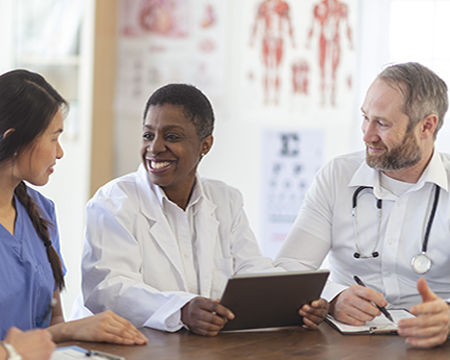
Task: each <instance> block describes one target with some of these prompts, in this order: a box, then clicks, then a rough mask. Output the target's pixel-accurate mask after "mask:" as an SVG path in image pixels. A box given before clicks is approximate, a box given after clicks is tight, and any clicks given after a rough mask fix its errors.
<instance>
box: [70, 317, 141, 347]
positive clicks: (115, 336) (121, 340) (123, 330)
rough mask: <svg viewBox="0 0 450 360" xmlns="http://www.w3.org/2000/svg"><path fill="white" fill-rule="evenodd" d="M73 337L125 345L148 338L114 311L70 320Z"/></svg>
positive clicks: (139, 342) (138, 342)
mask: <svg viewBox="0 0 450 360" xmlns="http://www.w3.org/2000/svg"><path fill="white" fill-rule="evenodd" d="M67 325H68V326H70V329H71V330H70V333H71V334H72V335H71V338H72V339H74V340H84V341H104V342H110V343H116V344H124V345H132V344H137V345H142V344H145V343H146V342H147V338H146V337H145V336H144V335H143V334H142V333H141V332H140V331H138V330H137V329H136V328H135V327H134V326H133V324H131V323H130V322H129V321H128V320H125V319H124V318H122V317H120V316H118V315H116V314H115V313H113V312H112V311H109V310H108V311H105V312H103V313H100V314H97V315H94V316H90V317H87V318H84V319H80V320H76V321H70V322H68V323H67Z"/></svg>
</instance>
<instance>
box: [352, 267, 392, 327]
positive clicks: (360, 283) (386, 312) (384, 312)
mask: <svg viewBox="0 0 450 360" xmlns="http://www.w3.org/2000/svg"><path fill="white" fill-rule="evenodd" d="M353 279H354V280H355V281H356V283H357V284H358V285H361V286H364V287H366V284H364V283H363V282H362V280H361V279H360V278H359V277H357V276H356V275H355V276H353ZM375 306H376V307H377V308H378V310H380V311H381V312H382V313H383V314H384V316H386V317H387V318H388V319H389V320H390V321H392V322H394V320H393V319H392V316H391V314H389V312H388V311H387V310H386V308H385V307H384V306H378V305H377V304H375Z"/></svg>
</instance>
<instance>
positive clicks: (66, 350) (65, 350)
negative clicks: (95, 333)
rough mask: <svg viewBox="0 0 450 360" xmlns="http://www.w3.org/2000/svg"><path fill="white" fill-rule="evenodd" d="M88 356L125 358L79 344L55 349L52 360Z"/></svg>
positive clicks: (91, 358) (96, 359) (110, 359)
mask: <svg viewBox="0 0 450 360" xmlns="http://www.w3.org/2000/svg"><path fill="white" fill-rule="evenodd" d="M86 358H88V359H89V360H125V358H124V357H122V356H117V355H113V354H108V353H104V352H101V351H89V350H86V349H83V348H81V347H79V346H67V347H62V348H58V349H56V350H55V351H54V353H53V354H52V357H51V358H50V360H75V359H86Z"/></svg>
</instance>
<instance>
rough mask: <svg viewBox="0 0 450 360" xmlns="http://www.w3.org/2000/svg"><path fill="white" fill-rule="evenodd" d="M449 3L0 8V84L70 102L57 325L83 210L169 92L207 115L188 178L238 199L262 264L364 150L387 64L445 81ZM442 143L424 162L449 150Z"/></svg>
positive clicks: (107, 2) (29, 2)
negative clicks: (364, 114)
mask: <svg viewBox="0 0 450 360" xmlns="http://www.w3.org/2000/svg"><path fill="white" fill-rule="evenodd" d="M449 15H450V1H449V0H378V1H371V0H244V1H242V0H227V1H223V0H178V1H177V0H158V1H156V0H79V1H71V0H0V34H2V37H1V45H2V46H1V56H0V71H1V72H4V71H7V70H9V69H12V68H17V67H21V68H28V69H30V70H33V71H37V72H40V73H42V74H43V75H44V76H45V77H46V78H47V79H48V80H49V81H50V82H51V83H52V84H53V85H54V86H55V88H57V89H58V90H59V91H60V92H61V93H62V94H63V96H65V97H66V98H67V99H68V100H69V101H70V104H71V111H70V114H69V116H68V118H67V119H66V120H65V132H64V134H63V137H62V145H63V147H64V150H65V156H64V158H63V159H62V160H61V161H59V162H58V164H57V167H56V170H57V171H56V172H55V173H54V174H53V175H52V178H51V181H50V182H49V184H48V185H46V186H45V187H44V188H41V190H42V192H43V193H44V194H45V195H47V196H48V197H50V198H51V199H53V200H54V201H55V203H56V209H57V216H58V222H59V229H60V236H61V244H62V251H63V257H64V261H65V263H66V266H67V267H68V273H67V277H66V281H67V285H68V286H67V290H65V292H64V293H63V304H64V311H65V314H66V316H68V315H69V314H70V310H71V307H72V303H73V301H74V298H75V297H76V295H77V294H78V292H79V291H80V281H81V277H80V260H81V252H82V243H83V231H84V229H83V228H84V207H85V204H86V202H87V200H88V199H89V198H90V197H91V196H92V195H93V193H94V192H95V191H96V189H97V188H98V187H99V186H101V185H102V184H104V183H105V182H107V181H109V180H110V179H112V178H113V177H116V176H119V175H122V174H125V173H127V172H130V171H134V170H135V169H136V168H137V166H138V164H139V156H138V149H139V145H140V131H141V124H142V111H143V108H144V104H145V101H146V99H147V98H148V96H149V95H150V94H151V93H152V92H153V91H154V90H155V89H156V88H157V87H159V86H161V85H163V84H165V83H168V82H187V83H191V84H194V85H196V86H197V87H199V88H200V89H201V90H203V91H204V92H205V93H206V95H207V96H208V97H209V98H210V99H211V101H212V103H213V107H214V109H215V113H216V127H215V132H214V137H215V143H214V147H213V149H212V151H211V152H210V153H209V154H208V156H207V157H206V158H205V159H204V160H203V161H202V163H201V166H200V169H199V171H200V174H201V175H202V176H206V177H213V178H217V179H220V180H223V181H225V182H227V183H229V184H230V185H233V186H235V187H237V188H239V189H240V190H241V191H242V193H243V195H244V200H245V204H246V205H245V206H246V210H247V213H248V217H249V220H250V223H251V225H252V227H253V229H254V231H255V233H256V235H257V238H258V240H259V242H260V245H261V248H262V251H263V253H264V254H265V255H267V256H271V257H272V256H274V255H275V254H276V251H277V250H278V247H279V246H280V244H281V242H282V240H283V239H284V236H285V235H286V232H287V231H288V229H289V226H290V224H291V223H292V221H293V220H294V218H295V214H296V212H297V211H298V208H299V207H300V205H301V202H302V200H303V196H304V194H305V192H306V190H307V189H308V186H309V184H310V182H311V179H312V177H313V176H314V173H315V172H316V171H317V169H318V168H319V167H320V166H322V165H323V164H324V162H326V161H327V160H329V159H330V158H332V157H333V156H335V155H338V154H342V153H346V152H350V151H356V150H361V149H363V144H362V142H361V140H360V138H361V132H360V118H361V116H360V110H359V108H360V105H361V103H362V101H363V98H364V95H365V91H366V89H367V87H368V86H369V85H370V83H371V81H372V80H373V78H374V77H375V76H376V74H377V73H378V72H379V71H380V70H381V69H382V68H383V67H384V66H386V65H387V64H389V63H393V62H402V61H418V62H421V63H423V64H424V65H426V66H428V67H430V68H431V69H432V70H434V71H436V72H437V73H438V74H439V75H440V76H441V77H443V78H444V80H446V81H447V83H449V81H450V47H448V46H446V38H445V37H446V34H448V33H449V30H450V29H449V26H450V25H448V24H449V22H448V21H447V18H448V16H449ZM449 139H450V130H449V126H448V125H445V123H444V127H443V128H442V130H441V132H440V133H439V137H438V140H437V148H438V149H439V150H441V151H447V152H448V151H450V145H449V144H450V142H449V141H448V140H449Z"/></svg>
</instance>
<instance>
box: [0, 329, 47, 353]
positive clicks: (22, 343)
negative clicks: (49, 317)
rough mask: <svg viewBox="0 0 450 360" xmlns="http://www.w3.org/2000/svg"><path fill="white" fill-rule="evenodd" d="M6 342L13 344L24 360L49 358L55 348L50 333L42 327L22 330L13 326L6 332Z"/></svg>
mask: <svg viewBox="0 0 450 360" xmlns="http://www.w3.org/2000/svg"><path fill="white" fill-rule="evenodd" d="M4 342H6V343H8V344H11V345H12V346H13V347H14V349H15V350H16V351H17V352H18V353H19V354H20V356H22V359H23V360H31V359H33V360H48V359H50V356H51V355H52V353H53V351H54V350H55V344H54V343H53V341H52V337H51V335H50V333H49V332H48V331H46V330H41V329H39V330H30V331H20V330H19V329H17V328H15V327H12V328H11V329H9V331H8V333H7V334H6V337H5V339H4ZM0 358H1V357H0ZM4 358H5V359H6V358H7V357H6V356H5V357H4Z"/></svg>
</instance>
